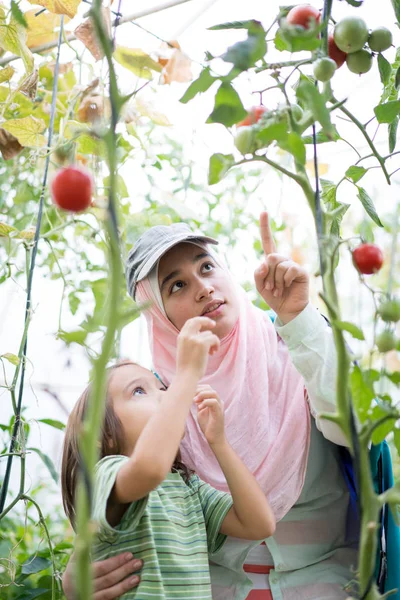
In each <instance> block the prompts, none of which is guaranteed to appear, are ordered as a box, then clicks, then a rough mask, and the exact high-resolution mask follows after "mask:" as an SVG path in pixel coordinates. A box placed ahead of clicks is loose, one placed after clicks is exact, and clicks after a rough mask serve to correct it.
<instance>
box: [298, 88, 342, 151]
mask: <svg viewBox="0 0 400 600" xmlns="http://www.w3.org/2000/svg"><path fill="white" fill-rule="evenodd" d="M296 96H297V98H298V99H299V100H300V101H301V102H302V103H303V104H304V106H305V107H306V108H308V109H309V110H311V112H312V114H313V116H314V119H315V120H316V121H319V123H320V124H321V127H322V129H323V131H324V133H325V134H326V135H327V137H328V138H329V139H331V140H333V139H334V136H335V129H334V127H333V126H332V123H331V117H330V114H329V111H328V109H327V107H326V105H325V100H324V98H323V96H322V95H321V94H320V92H319V91H318V89H317V88H316V87H315V85H314V84H313V83H311V81H307V80H305V79H303V80H302V81H300V83H299V85H298V86H297V89H296Z"/></svg>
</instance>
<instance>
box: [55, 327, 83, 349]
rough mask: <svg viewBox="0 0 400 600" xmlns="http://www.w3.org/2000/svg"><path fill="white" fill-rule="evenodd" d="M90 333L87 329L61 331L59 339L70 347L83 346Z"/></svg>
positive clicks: (58, 335)
mask: <svg viewBox="0 0 400 600" xmlns="http://www.w3.org/2000/svg"><path fill="white" fill-rule="evenodd" d="M87 334H88V332H87V331H86V330H85V329H77V330H76V331H61V330H60V331H59V332H58V334H57V337H58V338H59V339H60V340H63V342H65V343H66V344H67V346H69V345H70V344H72V343H75V344H79V345H80V346H82V345H83V344H84V343H85V340H86V337H87Z"/></svg>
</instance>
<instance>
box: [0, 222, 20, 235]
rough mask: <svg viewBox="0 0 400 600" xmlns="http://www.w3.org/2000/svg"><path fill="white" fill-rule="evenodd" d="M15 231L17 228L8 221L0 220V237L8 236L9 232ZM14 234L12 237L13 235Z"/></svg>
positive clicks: (13, 232)
mask: <svg viewBox="0 0 400 600" xmlns="http://www.w3.org/2000/svg"><path fill="white" fill-rule="evenodd" d="M15 232H18V229H16V228H15V227H13V226H12V225H9V224H8V223H4V222H2V221H0V237H10V234H14V235H15ZM14 235H13V236H12V237H14Z"/></svg>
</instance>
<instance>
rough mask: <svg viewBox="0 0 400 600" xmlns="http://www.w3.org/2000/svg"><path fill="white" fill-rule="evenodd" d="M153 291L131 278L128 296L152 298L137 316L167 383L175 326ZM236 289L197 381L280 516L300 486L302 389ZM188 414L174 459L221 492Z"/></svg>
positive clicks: (270, 330)
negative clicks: (230, 315)
mask: <svg viewBox="0 0 400 600" xmlns="http://www.w3.org/2000/svg"><path fill="white" fill-rule="evenodd" d="M208 251H209V250H208ZM217 262H218V264H221V261H220V260H218V259H217ZM223 268H224V267H223ZM228 273H229V272H228ZM152 281H153V288H154V281H155V279H154V278H153V280H152ZM153 288H152V285H151V283H150V280H149V277H148V278H146V279H144V280H142V281H141V282H139V283H138V285H137V290H136V300H137V301H138V302H141V303H142V302H148V301H151V302H152V306H151V308H150V309H149V310H147V311H145V313H144V314H145V317H146V320H147V324H148V329H149V338H150V345H151V350H152V355H153V361H154V368H155V370H156V372H157V373H158V374H159V375H160V377H161V378H162V380H163V381H164V382H165V383H167V384H169V383H170V382H171V380H172V378H173V376H174V374H175V364H176V340H177V336H178V334H179V331H178V330H177V329H176V327H175V326H174V325H173V324H172V323H171V322H170V321H169V320H168V319H167V317H166V316H165V312H164V308H163V306H160V294H159V291H158V290H157V291H156V293H155V292H154V289H153ZM236 288H237V294H238V296H239V303H240V315H239V319H238V321H237V323H236V325H235V327H234V328H233V330H232V331H231V332H230V333H229V334H228V335H227V336H226V337H225V338H224V339H223V340H222V341H221V346H220V349H219V351H218V353H217V354H215V355H213V356H210V357H209V361H208V366H207V372H206V375H205V376H204V378H203V379H202V380H201V383H203V384H205V383H206V384H209V385H210V386H211V387H213V388H214V389H215V390H216V392H217V393H218V394H219V396H220V398H221V399H222V400H223V402H224V409H225V431H226V436H227V439H228V441H229V443H230V444H231V446H232V447H233V448H234V450H235V451H236V452H237V454H238V455H239V456H240V457H241V459H242V460H243V462H244V463H245V465H246V466H247V467H248V469H250V471H251V472H252V473H253V475H254V476H255V477H256V478H257V481H258V483H259V484H260V486H261V488H262V489H263V490H264V492H265V494H266V495H267V497H268V499H269V502H270V504H271V506H272V509H273V511H274V514H275V517H276V519H277V520H280V519H282V517H284V515H285V514H286V513H287V512H288V511H289V509H290V508H291V507H292V506H293V505H294V504H295V502H296V500H297V499H298V497H299V496H300V493H301V490H302V487H303V483H304V477H305V471H306V466H307V458H308V449H309V440H310V415H309V408H308V404H307V399H306V390H305V387H304V381H303V379H302V377H301V376H300V375H299V373H298V372H297V371H296V369H295V367H294V365H293V363H292V361H291V359H290V356H289V352H288V349H287V347H286V345H285V344H284V342H283V341H282V340H281V339H280V338H279V336H278V335H277V333H276V331H275V328H274V326H273V324H272V322H271V320H270V318H269V316H268V315H267V314H266V313H265V312H263V311H262V310H260V309H258V308H256V307H255V306H254V305H253V304H252V303H251V301H250V300H249V298H248V296H247V295H246V293H245V292H244V290H243V289H242V288H241V287H240V286H236ZM196 412H197V410H196V407H195V406H193V409H192V411H191V413H190V415H189V418H188V420H187V429H186V434H185V437H184V439H183V441H182V445H181V453H182V460H183V461H184V463H185V464H186V465H187V466H188V467H190V468H192V469H193V470H195V471H196V473H197V474H198V475H199V477H200V478H201V479H203V480H204V481H206V482H207V483H209V484H211V485H212V486H214V487H215V488H217V489H219V490H223V491H228V487H227V484H226V480H225V477H224V475H223V473H222V470H221V468H220V467H219V465H218V462H217V460H216V458H215V456H214V454H213V453H212V451H211V449H210V447H209V446H208V444H207V441H206V439H205V438H204V436H203V434H202V432H201V430H200V428H199V426H198V423H197V419H196Z"/></svg>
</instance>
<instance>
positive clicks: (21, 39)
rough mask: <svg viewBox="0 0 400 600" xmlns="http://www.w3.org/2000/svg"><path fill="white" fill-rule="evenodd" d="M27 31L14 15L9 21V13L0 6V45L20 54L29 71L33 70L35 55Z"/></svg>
mask: <svg viewBox="0 0 400 600" xmlns="http://www.w3.org/2000/svg"><path fill="white" fill-rule="evenodd" d="M26 36H27V32H26V29H25V27H24V26H23V25H20V24H19V23H18V22H17V21H16V20H15V19H14V17H13V16H11V17H10V21H9V23H7V15H6V12H5V10H4V8H3V7H1V6H0V47H1V48H4V50H8V51H9V52H13V53H14V54H17V55H18V56H20V57H21V58H22V60H23V62H24V65H25V69H26V71H27V72H28V73H30V72H31V71H32V70H33V64H34V63H33V55H32V52H31V51H30V50H29V48H28V46H27V45H26Z"/></svg>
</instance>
